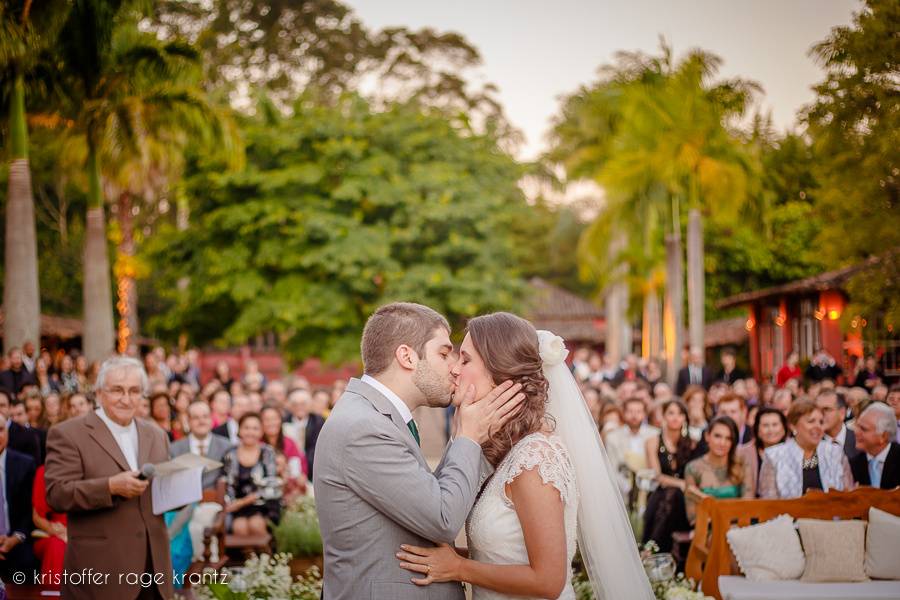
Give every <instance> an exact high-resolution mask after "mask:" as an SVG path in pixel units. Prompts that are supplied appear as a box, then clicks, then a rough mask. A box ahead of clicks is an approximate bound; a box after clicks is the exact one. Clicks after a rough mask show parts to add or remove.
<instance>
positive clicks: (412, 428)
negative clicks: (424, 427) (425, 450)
mask: <svg viewBox="0 0 900 600" xmlns="http://www.w3.org/2000/svg"><path fill="white" fill-rule="evenodd" d="M406 426H407V427H409V432H410V433H412V434H413V437H414V438H416V443H417V444H418V445H420V446H421V445H422V442H421V441H419V428H418V427H416V422H415V420H413V419H410V420H409V423H407V424H406Z"/></svg>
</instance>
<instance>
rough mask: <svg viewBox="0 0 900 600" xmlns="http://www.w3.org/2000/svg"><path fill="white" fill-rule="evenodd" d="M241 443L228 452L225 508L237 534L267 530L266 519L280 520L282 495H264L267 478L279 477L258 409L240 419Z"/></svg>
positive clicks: (250, 533) (232, 527)
mask: <svg viewBox="0 0 900 600" xmlns="http://www.w3.org/2000/svg"><path fill="white" fill-rule="evenodd" d="M238 435H239V439H240V443H239V444H238V445H237V447H235V448H232V449H231V450H229V451H228V452H227V453H226V454H225V459H224V461H223V462H224V463H225V465H224V467H223V470H224V472H225V481H226V482H227V486H226V492H225V501H226V504H225V511H226V512H227V513H229V517H230V518H229V521H230V529H231V531H232V532H233V533H234V534H236V535H256V534H263V533H265V532H266V520H267V519H270V520H272V521H277V520H278V517H279V514H280V511H281V506H280V502H279V501H278V499H275V498H263V497H261V492H262V490H261V487H262V486H264V485H265V483H266V480H267V479H269V480H271V479H275V478H277V477H278V468H277V466H276V464H275V451H274V450H273V449H272V447H271V446H269V445H267V444H264V443H263V441H262V422H261V421H260V418H259V415H258V414H256V413H247V414H245V415H243V416H242V417H241V420H240V422H239V423H238Z"/></svg>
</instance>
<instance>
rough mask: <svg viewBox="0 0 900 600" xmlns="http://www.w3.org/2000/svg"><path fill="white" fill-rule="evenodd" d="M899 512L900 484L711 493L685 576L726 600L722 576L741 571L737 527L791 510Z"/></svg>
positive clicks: (832, 514)
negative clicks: (751, 496)
mask: <svg viewBox="0 0 900 600" xmlns="http://www.w3.org/2000/svg"><path fill="white" fill-rule="evenodd" d="M873 506H874V507H876V508H879V509H881V510H883V511H886V512H889V513H891V514H895V515H900V488H898V489H894V490H889V491H888V490H878V489H874V488H869V487H864V488H859V489H856V490H853V491H852V492H829V493H827V494H826V493H824V492H821V491H818V490H816V491H811V492H809V493H807V494H806V495H805V496H803V497H801V498H795V499H792V500H717V499H715V498H706V499H704V500H703V501H702V502H701V503H700V505H699V506H698V507H697V523H696V526H695V528H694V540H693V542H692V543H691V548H690V550H689V552H688V559H687V567H686V569H685V575H687V576H688V577H690V578H691V579H693V580H694V581H695V582H698V583H699V584H700V587H701V589H702V590H703V593H704V594H706V595H708V596H713V597H715V598H716V599H717V600H722V596H721V594H720V592H719V577H720V576H722V575H739V574H740V571H739V570H738V568H737V562H736V561H735V559H734V556H733V555H732V553H731V548H730V547H729V546H728V541H727V540H726V538H725V534H726V532H727V531H728V530H729V529H731V528H732V527H745V526H747V525H754V524H756V523H762V522H764V521H768V520H769V519H773V518H775V517H777V516H778V515H782V514H785V513H786V514H789V515H791V516H792V517H794V518H795V519H798V518H810V519H864V520H865V519H868V515H869V508H871V507H873Z"/></svg>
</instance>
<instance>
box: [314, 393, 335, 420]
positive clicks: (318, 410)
mask: <svg viewBox="0 0 900 600" xmlns="http://www.w3.org/2000/svg"><path fill="white" fill-rule="evenodd" d="M312 412H313V413H314V414H317V415H319V416H320V417H322V418H323V419H327V418H328V415H329V414H331V394H330V393H329V391H328V390H326V389H318V390H316V391H315V392H313V397H312Z"/></svg>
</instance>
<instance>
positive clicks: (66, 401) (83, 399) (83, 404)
mask: <svg viewBox="0 0 900 600" xmlns="http://www.w3.org/2000/svg"><path fill="white" fill-rule="evenodd" d="M61 409H62V414H63V419H74V418H75V417H80V416H82V415H86V414H88V413H89V412H91V411H92V410H94V405H93V404H92V403H91V401H90V400H88V397H87V396H85V395H84V394H82V393H81V392H72V393H66V394H63V397H62V404H61Z"/></svg>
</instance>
